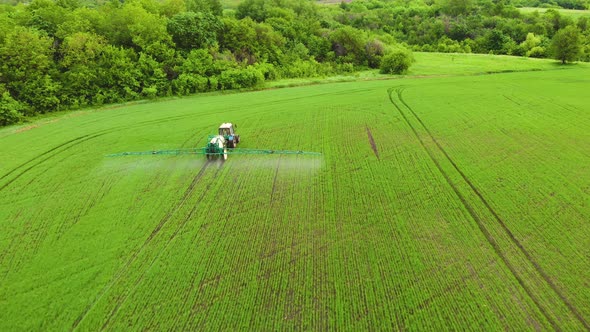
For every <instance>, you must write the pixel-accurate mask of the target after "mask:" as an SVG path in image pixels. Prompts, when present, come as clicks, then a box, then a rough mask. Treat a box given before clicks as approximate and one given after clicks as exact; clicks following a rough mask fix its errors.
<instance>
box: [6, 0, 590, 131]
mask: <svg viewBox="0 0 590 332" xmlns="http://www.w3.org/2000/svg"><path fill="white" fill-rule="evenodd" d="M518 4H519V5H543V4H548V5H551V6H561V7H564V8H588V2H587V0H555V1H549V2H546V1H545V2H543V1H537V0H526V1H525V0H522V1H520V2H518ZM565 49H566V50H567V54H566V55H563V54H559V53H560V51H561V52H562V53H563V52H564V50H565ZM411 51H426V52H462V53H493V54H508V55H515V56H528V57H550V56H553V57H556V58H558V59H560V60H562V62H565V61H566V60H567V61H578V60H581V61H590V19H588V18H586V17H581V18H579V19H578V20H577V21H574V20H573V19H572V18H570V17H568V16H564V15H562V14H560V13H559V11H557V10H547V11H546V12H545V13H542V14H540V13H538V12H534V13H531V14H525V13H522V12H520V11H519V10H518V9H517V8H516V7H514V3H508V2H505V1H503V0H498V1H491V0H478V1H475V0H440V1H437V0H418V1H416V0H408V1H405V0H404V1H388V0H384V1H379V0H365V1H360V0H359V1H354V2H350V3H345V2H342V3H341V4H339V5H338V4H336V5H318V4H316V3H315V2H313V1H309V0H244V1H242V2H240V4H239V5H238V7H237V8H236V9H225V10H224V8H223V7H222V5H221V3H220V2H219V1H218V0H129V1H118V0H114V1H105V2H100V3H99V2H90V1H78V0H56V1H52V0H33V1H32V2H27V3H18V1H15V3H11V4H4V5H0V125H7V124H11V123H15V122H18V121H21V120H22V119H23V118H25V117H27V116H32V115H35V114H39V113H46V112H52V111H57V110H64V109H76V108H80V107H87V106H92V105H102V104H105V103H116V102H122V101H129V100H136V99H145V98H154V97H158V96H173V95H188V94H193V93H197V92H206V91H215V90H229V89H239V88H251V87H256V86H259V85H260V84H261V83H263V82H264V81H265V80H275V79H279V78H294V77H314V76H326V75H333V74H338V73H344V72H353V71H357V70H363V69H367V68H381V71H382V72H384V73H403V72H404V71H405V70H406V69H407V68H408V66H409V65H410V64H411V59H412V55H411Z"/></svg>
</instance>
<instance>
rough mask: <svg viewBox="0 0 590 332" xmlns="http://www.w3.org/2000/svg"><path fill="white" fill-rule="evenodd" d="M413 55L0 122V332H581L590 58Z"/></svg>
mask: <svg viewBox="0 0 590 332" xmlns="http://www.w3.org/2000/svg"><path fill="white" fill-rule="evenodd" d="M456 59H457V58H455V60H454V61H458V60H456ZM461 59H462V58H461ZM481 59H482V58H474V60H473V61H483V60H481ZM497 59H498V63H500V62H501V61H502V60H500V59H501V58H497ZM492 60H493V59H492ZM454 61H452V63H454ZM447 63H448V62H447ZM535 63H536V64H539V63H540V62H535ZM528 64H530V63H527V65H526V66H525V65H523V66H520V65H518V64H516V62H515V65H514V66H513V67H510V66H508V65H505V66H504V65H502V68H503V69H502V70H496V69H493V70H492V69H489V68H485V66H483V65H477V66H473V69H470V70H475V71H476V72H478V73H479V72H487V71H506V70H523V69H529V70H530V69H531V68H528V67H527V66H528ZM545 65H547V66H553V64H552V63H550V62H544V64H543V65H542V66H545ZM420 66H423V67H427V66H425V65H424V64H420V62H418V63H417V64H416V67H414V70H415V72H414V73H413V74H414V75H417V77H413V78H412V77H407V78H403V79H392V80H369V81H359V82H343V83H331V84H321V85H308V86H302V87H295V88H286V89H271V90H263V91H255V92H246V93H234V94H225V95H224V94H215V95H200V96H193V97H188V98H181V99H169V100H163V101H159V102H152V103H147V102H146V103H136V104H129V105H120V106H113V107H105V108H103V109H97V110H87V111H79V112H74V113H69V114H65V115H62V116H59V117H52V118H46V119H39V120H38V121H36V122H34V123H31V124H26V125H21V126H15V127H8V128H4V129H1V130H0V155H1V156H2V158H1V159H0V229H1V230H2V232H1V235H0V330H2V331H10V330H70V329H73V330H82V331H85V330H98V329H106V330H129V329H131V330H163V329H166V330H168V329H170V330H228V331H231V330H284V329H297V330H302V329H305V330H327V329H334V328H338V329H344V330H434V331H437V330H477V331H482V330H505V329H506V330H533V329H539V330H551V329H561V330H569V331H574V330H585V329H589V328H590V304H589V303H590V282H589V279H588V271H590V260H589V257H590V224H589V223H588V220H590V134H589V131H588V128H590V109H589V105H590V95H588V94H587V88H588V86H589V84H590V76H589V75H588V74H589V73H590V68H588V66H585V65H573V66H567V67H566V69H563V70H543V71H529V72H513V73H501V74H493V75H467V74H468V73H469V71H470V70H468V69H464V70H463V71H462V72H461V71H459V72H460V73H461V75H459V76H445V75H446V74H449V73H450V72H451V71H452V67H450V66H452V65H449V64H448V65H447V67H446V68H442V67H437V66H433V67H432V68H431V69H430V70H431V71H432V72H431V73H430V74H425V73H424V72H422V71H421V70H419V68H420ZM463 66H464V67H465V68H468V67H469V64H468V63H465V64H463ZM482 66H483V67H482ZM535 66H536V65H535ZM437 68H438V69H437ZM490 68H491V67H490ZM476 69H477V70H476ZM533 69H534V68H533ZM537 69H548V68H537ZM424 70H426V69H424ZM420 74H424V75H425V76H421V75H420ZM429 75H442V76H435V77H431V76H429ZM226 121H231V122H235V123H237V124H238V132H239V134H240V135H241V137H242V143H241V147H243V148H273V149H286V150H306V151H317V152H321V153H322V156H321V157H314V156H286V155H283V156H281V155H251V156H248V155H242V156H230V158H229V160H228V161H226V162H225V163H221V162H206V161H205V158H204V157H203V156H176V157H175V156H143V157H119V158H106V157H105V155H106V154H109V153H115V152H122V151H142V150H152V149H154V150H155V149H173V148H186V147H200V146H203V145H204V144H205V141H206V139H205V138H206V135H207V134H209V133H213V132H215V130H216V127H217V126H218V125H219V124H220V123H221V122H226Z"/></svg>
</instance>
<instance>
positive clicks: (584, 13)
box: [519, 7, 590, 20]
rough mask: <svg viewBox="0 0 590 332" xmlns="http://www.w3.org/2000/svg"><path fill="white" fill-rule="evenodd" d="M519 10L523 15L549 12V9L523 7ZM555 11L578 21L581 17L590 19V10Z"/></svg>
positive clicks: (557, 9)
mask: <svg viewBox="0 0 590 332" xmlns="http://www.w3.org/2000/svg"><path fill="white" fill-rule="evenodd" d="M519 10H520V11H521V12H523V13H533V12H539V13H541V14H543V13H544V12H546V11H547V10H549V8H537V7H522V8H519ZM554 10H556V11H558V12H559V13H560V14H561V15H564V16H569V17H571V18H573V19H576V20H577V19H578V18H580V17H590V10H580V9H563V8H556V9H554Z"/></svg>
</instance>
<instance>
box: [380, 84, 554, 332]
mask: <svg viewBox="0 0 590 332" xmlns="http://www.w3.org/2000/svg"><path fill="white" fill-rule="evenodd" d="M387 92H388V95H389V100H390V101H391V103H392V104H393V106H395V108H396V109H397V111H398V112H399V113H400V115H401V116H402V118H403V119H404V121H405V123H406V124H407V125H408V127H410V129H411V130H412V132H413V133H414V136H415V137H416V138H417V139H418V141H419V142H420V145H421V146H422V148H423V149H424V151H425V152H426V153H427V154H428V156H429V158H430V160H431V161H432V162H433V163H434V165H435V166H436V168H437V169H438V171H439V172H440V173H441V175H442V176H443V177H444V178H445V181H446V182H447V184H448V185H449V186H450V187H451V189H452V190H453V192H454V193H455V195H456V196H457V198H459V201H460V202H461V204H462V205H463V207H465V209H466V210H467V212H468V213H469V215H470V216H471V218H472V219H473V220H474V221H475V222H476V224H477V226H478V228H479V230H480V231H481V233H482V234H483V235H484V237H485V238H486V240H487V242H488V243H489V244H490V246H491V247H492V248H493V250H494V252H495V253H496V255H498V257H500V259H501V260H502V262H503V263H504V265H505V266H506V267H507V268H508V270H509V271H510V273H511V274H512V275H513V276H514V278H515V279H516V280H517V282H518V284H519V285H520V286H521V287H522V288H523V289H524V290H525V292H526V293H527V295H528V296H529V297H530V299H531V300H532V301H533V303H534V304H535V306H536V307H537V309H538V310H539V311H540V312H541V314H542V315H543V317H545V319H547V321H548V322H549V323H550V324H551V326H552V327H553V329H554V330H559V326H558V325H557V323H556V322H555V321H554V320H553V319H552V318H551V316H550V315H549V314H548V313H547V311H546V310H545V308H543V306H542V305H541V302H540V300H539V299H538V298H537V296H536V295H535V294H534V292H533V291H532V290H531V289H530V287H528V286H527V285H526V284H525V282H524V280H523V279H522V277H521V276H520V275H519V274H518V272H517V270H516V268H515V266H513V264H512V263H510V261H509V260H508V258H507V257H506V255H505V254H504V252H503V251H502V250H501V248H500V245H499V244H498V243H497V242H496V240H495V239H494V237H493V236H492V234H491V233H490V232H489V231H488V230H487V228H486V227H485V226H484V223H483V221H482V220H481V218H480V217H479V216H478V215H477V213H476V211H475V209H474V208H473V207H472V206H471V204H469V202H468V201H467V199H466V198H465V196H463V194H461V192H460V191H459V189H458V187H457V186H456V185H455V184H454V183H453V181H452V180H451V178H450V176H449V174H448V173H447V172H446V171H445V170H444V169H443V167H442V165H441V164H440V163H439V161H438V159H436V157H435V156H434V153H433V152H432V151H431V150H430V149H429V148H428V147H427V146H426V143H425V142H424V140H423V139H422V137H421V136H420V135H419V134H418V131H417V130H416V128H415V127H414V126H413V125H412V123H411V122H410V120H409V119H408V117H407V116H406V114H405V113H404V112H403V111H402V109H401V105H398V104H397V103H396V102H395V101H394V99H393V97H392V93H393V92H394V89H391V88H390V89H388V91H387ZM395 92H396V93H397V94H398V97H399V96H400V95H401V94H402V92H403V87H401V88H398V89H395Z"/></svg>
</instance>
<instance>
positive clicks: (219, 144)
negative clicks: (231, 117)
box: [205, 123, 240, 160]
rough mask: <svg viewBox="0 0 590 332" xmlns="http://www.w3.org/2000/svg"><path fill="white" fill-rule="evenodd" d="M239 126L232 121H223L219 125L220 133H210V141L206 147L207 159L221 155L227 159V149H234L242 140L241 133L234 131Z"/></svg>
mask: <svg viewBox="0 0 590 332" xmlns="http://www.w3.org/2000/svg"><path fill="white" fill-rule="evenodd" d="M237 127H238V126H236V125H234V124H232V123H222V124H221V126H219V134H218V135H209V137H208V143H207V146H206V147H205V154H206V155H207V159H212V158H215V157H218V156H219V157H221V158H223V160H227V151H228V150H227V149H234V148H235V147H236V146H237V145H238V143H239V142H240V135H237V134H236V133H235V131H234V129H235V128H237Z"/></svg>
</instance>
